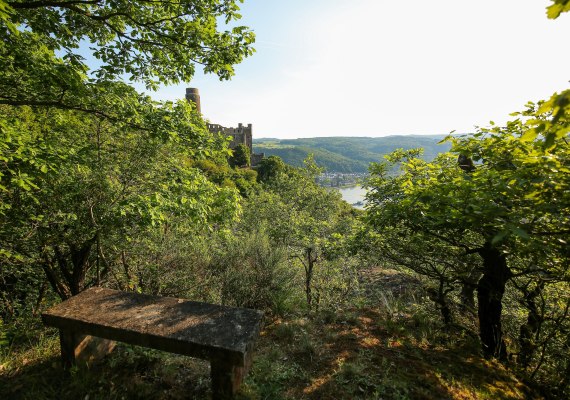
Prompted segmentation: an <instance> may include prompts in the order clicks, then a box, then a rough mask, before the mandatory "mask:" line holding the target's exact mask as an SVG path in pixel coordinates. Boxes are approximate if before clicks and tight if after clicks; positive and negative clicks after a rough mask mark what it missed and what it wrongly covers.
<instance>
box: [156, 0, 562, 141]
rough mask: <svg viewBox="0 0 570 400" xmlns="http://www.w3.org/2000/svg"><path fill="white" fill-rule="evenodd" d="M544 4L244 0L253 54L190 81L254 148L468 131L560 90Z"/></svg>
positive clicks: (208, 111)
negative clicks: (227, 75)
mask: <svg viewBox="0 0 570 400" xmlns="http://www.w3.org/2000/svg"><path fill="white" fill-rule="evenodd" d="M549 4H550V2H549V1H547V0H479V1H472V0H469V1H467V0H431V1H425V0H406V1H402V0H286V1H284V0H245V2H244V4H243V5H242V15H243V19H242V22H241V23H242V24H244V25H247V26H249V27H250V28H252V29H253V30H254V31H255V33H256V35H257V41H256V45H255V48H256V50H257V52H256V53H255V54H254V55H253V56H252V57H250V58H248V59H247V60H246V61H244V62H243V63H242V64H240V65H239V66H237V73H236V76H235V77H234V78H233V79H232V80H231V81H229V82H220V81H218V79H217V78H216V77H215V76H203V75H199V76H196V77H195V79H194V80H193V81H192V83H191V84H189V85H180V86H169V87H165V88H162V89H161V90H160V91H159V92H157V93H154V94H153V97H155V98H157V99H169V100H174V99H178V98H182V97H183V96H184V92H185V87H186V86H188V87H197V88H199V90H200V94H201V102H202V112H203V114H204V116H205V117H206V118H207V119H209V120H210V121H212V122H215V123H219V124H222V125H225V126H235V125H237V123H238V122H243V123H246V124H247V123H252V124H253V127H254V136H255V137H258V138H259V137H278V138H296V137H315V136H384V135H389V134H446V133H449V132H450V131H452V130H456V131H458V132H468V131H472V130H473V127H474V126H475V125H478V126H487V125H488V123H489V121H490V120H493V121H495V122H497V123H504V122H505V121H507V120H508V118H509V113H511V112H513V111H519V110H521V109H523V107H524V105H525V104H526V102H527V101H529V100H532V101H536V100H540V99H543V98H547V97H549V96H550V95H551V94H552V93H554V92H556V91H561V90H563V89H566V88H569V87H570V83H569V80H570V52H568V49H567V47H566V46H567V41H568V38H569V37H570V14H568V13H567V14H563V15H562V16H561V17H560V18H559V19H558V20H555V21H552V20H549V19H547V18H546V14H545V8H546V6H547V5H549Z"/></svg>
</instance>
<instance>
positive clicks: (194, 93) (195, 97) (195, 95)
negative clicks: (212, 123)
mask: <svg viewBox="0 0 570 400" xmlns="http://www.w3.org/2000/svg"><path fill="white" fill-rule="evenodd" d="M186 100H188V101H191V102H192V103H194V104H195V105H196V110H197V111H198V113H200V114H202V109H201V107H200V92H199V91H198V89H196V88H186Z"/></svg>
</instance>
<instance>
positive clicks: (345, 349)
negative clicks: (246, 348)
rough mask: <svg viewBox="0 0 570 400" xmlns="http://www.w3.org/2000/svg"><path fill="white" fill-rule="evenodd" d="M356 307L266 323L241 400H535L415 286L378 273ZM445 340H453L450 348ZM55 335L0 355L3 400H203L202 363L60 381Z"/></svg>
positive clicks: (126, 365)
mask: <svg viewBox="0 0 570 400" xmlns="http://www.w3.org/2000/svg"><path fill="white" fill-rule="evenodd" d="M368 279H370V280H373V283H374V284H373V285H371V286H369V290H368V291H366V297H365V299H363V301H362V302H361V304H360V305H359V306H358V307H354V308H351V309H346V310H335V311H334V312H333V311H331V310H324V311H320V312H318V313H314V314H312V315H310V316H292V317H290V318H282V319H274V320H270V321H268V323H267V325H266V327H265V329H264V331H263V332H262V335H261V337H260V340H259V342H258V346H257V353H256V356H255V359H254V365H253V368H252V370H251V372H250V374H249V376H248V378H247V379H246V381H245V383H244V385H243V386H242V389H241V391H240V394H239V397H238V398H240V399H260V400H261V399H525V398H538V396H537V395H536V394H534V393H532V392H531V390H530V389H529V388H528V387H526V386H525V385H524V384H523V383H522V382H520V381H519V380H518V379H517V378H516V377H515V376H514V374H513V373H512V372H511V371H509V370H508V369H506V368H505V367H504V366H503V365H501V364H499V363H496V362H493V361H488V360H485V359H483V358H481V357H480V356H479V354H478V351H477V349H478V345H477V343H476V338H473V337H472V336H469V335H466V334H463V333H462V332H461V331H459V330H458V331H457V332H454V333H453V334H451V335H450V333H449V332H442V331H440V328H439V325H438V321H437V320H436V318H435V317H433V315H432V316H431V318H430V316H429V315H428V314H425V313H424V312H423V311H422V305H421V299H420V298H419V297H420V296H419V294H418V293H419V289H418V285H419V283H418V282H416V281H411V280H409V278H407V277H406V276H405V275H401V274H398V273H394V272H393V271H391V272H390V271H388V272H387V271H375V273H374V274H369V275H368ZM449 337H451V339H449ZM58 355H59V344H58V337H57V332H56V331H54V330H48V329H44V328H42V327H41V326H40V325H35V327H33V328H30V334H29V335H27V338H26V339H25V340H20V341H17V344H16V345H13V346H12V347H11V348H4V349H3V350H2V353H1V354H0V398H6V399H34V400H38V399H52V398H53V399H55V398H57V399H89V400H94V399H137V398H138V399H147V398H148V399H150V398H152V399H182V398H195V399H207V398H209V397H210V389H209V387H210V382H209V366H208V363H207V362H204V361H201V360H195V359H191V358H188V357H183V356H177V355H171V354H167V353H162V352H158V351H154V350H148V349H144V348H140V347H132V346H126V345H120V346H118V348H117V349H116V350H115V352H113V354H111V355H110V356H109V357H107V358H106V359H104V360H103V361H102V362H101V363H99V364H96V365H94V366H92V367H91V368H90V369H85V368H83V369H74V370H72V371H71V374H69V375H65V374H64V373H63V372H62V370H61V368H60V367H59V362H58Z"/></svg>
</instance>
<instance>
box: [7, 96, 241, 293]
mask: <svg viewBox="0 0 570 400" xmlns="http://www.w3.org/2000/svg"><path fill="white" fill-rule="evenodd" d="M125 98H126V96H125ZM3 107H4V111H5V114H4V115H5V116H6V119H5V121H6V122H5V123H4V124H3V126H2V129H3V130H5V132H7V134H5V135H2V139H3V140H2V141H1V143H2V145H3V147H4V148H6V149H7V151H6V153H5V154H7V156H5V157H4V160H3V161H4V162H3V163H2V164H1V167H0V168H1V171H2V172H1V174H2V175H1V176H0V178H1V179H2V187H3V188H4V190H3V191H2V192H1V193H0V200H1V201H2V203H1V204H2V214H0V219H1V221H2V224H1V228H0V240H1V242H2V248H3V249H4V254H3V255H4V256H5V260H6V261H7V262H10V263H13V264H14V265H25V264H31V265H35V266H36V267H38V268H41V269H43V270H44V271H45V272H46V274H47V277H48V279H49V280H50V283H51V284H52V286H53V287H54V289H55V290H56V292H58V294H59V295H60V296H62V297H67V296H69V295H70V294H75V293H77V292H78V291H80V290H82V288H83V287H84V285H89V284H92V283H93V281H92V280H91V279H94V278H93V277H92V276H91V277H89V276H86V275H85V274H86V273H87V271H89V270H91V271H92V273H95V271H94V269H95V268H94V267H95V266H96V267H97V270H98V272H97V273H98V274H102V275H103V277H104V276H105V275H106V274H107V273H109V268H110V263H111V261H109V259H114V258H115V257H116V256H115V254H117V252H120V251H121V248H122V249H124V248H125V243H128V241H129V238H130V237H132V236H136V235H140V234H142V233H143V232H146V231H150V230H153V229H158V228H159V227H160V226H162V225H164V224H172V223H174V222H176V221H179V220H182V219H183V220H184V223H185V224H186V225H187V226H188V227H195V228H196V227H199V226H202V227H208V226H211V225H212V224H214V223H216V224H224V223H226V222H228V221H231V220H232V219H233V218H235V216H236V215H237V211H238V209H237V193H236V192H235V190H233V189H231V188H220V187H217V186H216V185H214V184H213V183H211V182H210V181H208V180H207V179H206V178H205V177H204V176H203V175H202V174H201V173H200V171H199V170H198V169H196V168H193V167H192V159H193V158H201V157H205V156H206V155H208V154H212V153H215V152H217V151H221V150H218V149H216V148H215V144H216V143H215V142H213V141H212V139H211V137H210V136H209V135H208V133H207V130H206V128H205V126H204V124H203V122H202V121H201V119H198V118H197V117H196V116H195V115H193V114H190V108H189V106H188V105H187V104H185V102H180V103H179V104H176V105H167V106H163V107H161V106H155V108H153V109H150V110H149V118H151V117H155V116H156V114H158V116H159V117H162V118H164V117H166V116H167V113H168V114H170V115H168V116H169V117H171V118H173V119H176V120H177V122H176V123H173V124H172V127H173V128H175V130H173V131H170V132H169V134H168V136H165V137H160V136H159V137H157V136H155V135H154V132H153V133H149V132H145V131H141V130H139V129H135V128H132V127H128V126H123V125H121V124H112V123H111V122H110V121H108V120H107V119H105V118H98V117H95V116H92V115H90V114H85V113H81V112H76V111H65V110H41V109H40V110H37V111H34V110H32V109H30V108H27V107H19V108H11V107H7V106H3ZM27 182H30V183H29V184H28V183H27ZM10 259H11V260H12V261H9V260H10ZM79 260H80V261H79ZM100 278H101V276H98V277H97V279H100Z"/></svg>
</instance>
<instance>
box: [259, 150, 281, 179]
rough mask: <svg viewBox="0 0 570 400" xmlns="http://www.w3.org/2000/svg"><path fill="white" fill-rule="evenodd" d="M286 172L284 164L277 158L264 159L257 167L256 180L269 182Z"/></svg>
mask: <svg viewBox="0 0 570 400" xmlns="http://www.w3.org/2000/svg"><path fill="white" fill-rule="evenodd" d="M285 170H286V166H285V163H284V162H283V160H282V159H281V158H279V157H277V156H269V157H265V158H264V159H263V160H261V162H260V163H259V166H258V167H257V179H258V180H259V181H260V182H269V181H270V180H272V179H274V178H276V177H277V176H279V175H280V174H281V173H283V172H284V171H285Z"/></svg>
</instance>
